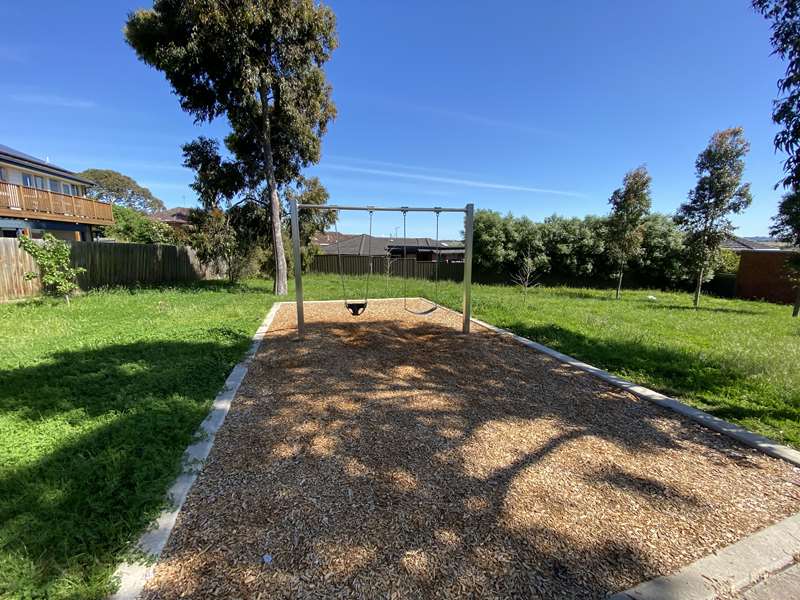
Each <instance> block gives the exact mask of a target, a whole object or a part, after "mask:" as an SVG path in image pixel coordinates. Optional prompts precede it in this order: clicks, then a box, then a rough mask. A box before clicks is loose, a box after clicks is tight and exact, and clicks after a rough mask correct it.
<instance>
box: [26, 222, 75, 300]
mask: <svg viewBox="0 0 800 600" xmlns="http://www.w3.org/2000/svg"><path fill="white" fill-rule="evenodd" d="M19 247H20V248H22V249H23V250H25V252H27V253H28V254H30V255H31V256H32V257H33V260H35V261H36V266H38V267H39V272H38V273H35V272H33V271H30V272H28V273H25V279H37V278H38V279H40V280H41V282H42V288H43V289H44V292H45V293H46V294H49V295H51V296H63V297H64V298H65V299H66V301H67V303H68V304H69V296H70V294H71V293H72V292H74V291H75V290H76V289H78V283H77V282H76V279H77V277H78V275H80V274H81V273H83V272H84V271H86V269H84V268H83V267H73V266H72V264H71V262H70V246H69V244H68V243H67V242H63V241H61V240H57V239H56V238H54V237H53V236H52V235H51V234H49V233H45V234H44V236H43V239H42V242H41V243H38V242H35V241H34V240H32V239H30V238H29V237H27V236H22V237H21V238H19Z"/></svg>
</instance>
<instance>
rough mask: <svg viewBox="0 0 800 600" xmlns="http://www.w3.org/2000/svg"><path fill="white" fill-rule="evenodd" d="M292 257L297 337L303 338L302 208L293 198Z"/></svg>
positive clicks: (304, 323) (304, 326) (304, 327)
mask: <svg viewBox="0 0 800 600" xmlns="http://www.w3.org/2000/svg"><path fill="white" fill-rule="evenodd" d="M291 209H292V255H293V256H294V293H295V302H296V303H297V335H298V336H299V337H303V334H304V333H305V329H306V322H305V319H304V318H303V316H304V315H303V258H302V256H301V254H300V213H299V211H300V207H299V206H298V205H297V200H295V199H294V198H292V200H291Z"/></svg>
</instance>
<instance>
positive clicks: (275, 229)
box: [259, 82, 289, 296]
mask: <svg viewBox="0 0 800 600" xmlns="http://www.w3.org/2000/svg"><path fill="white" fill-rule="evenodd" d="M268 89H269V88H268V87H267V85H266V83H264V82H262V84H261V88H260V90H259V95H260V96H261V112H262V118H263V129H262V131H263V134H264V163H265V167H266V168H265V169H264V175H265V177H266V179H267V192H268V193H269V212H270V220H271V221H272V255H273V259H274V261H275V283H274V285H273V287H272V291H273V292H274V293H275V295H276V296H285V295H286V294H287V293H288V291H289V288H288V284H287V280H286V277H287V272H288V269H287V267H286V253H285V252H284V249H283V229H282V227H281V201H280V198H278V184H277V182H276V181H275V164H274V162H273V158H272V139H271V132H270V122H269V100H268V99H267V93H268Z"/></svg>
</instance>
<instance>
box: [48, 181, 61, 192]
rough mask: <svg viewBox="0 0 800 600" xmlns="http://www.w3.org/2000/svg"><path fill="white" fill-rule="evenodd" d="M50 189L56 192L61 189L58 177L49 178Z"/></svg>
mask: <svg viewBox="0 0 800 600" xmlns="http://www.w3.org/2000/svg"><path fill="white" fill-rule="evenodd" d="M50 191H51V192H56V193H58V192H60V191H61V184H60V183H59V181H58V179H51V180H50Z"/></svg>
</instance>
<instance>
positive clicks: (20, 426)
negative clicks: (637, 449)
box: [0, 276, 800, 599]
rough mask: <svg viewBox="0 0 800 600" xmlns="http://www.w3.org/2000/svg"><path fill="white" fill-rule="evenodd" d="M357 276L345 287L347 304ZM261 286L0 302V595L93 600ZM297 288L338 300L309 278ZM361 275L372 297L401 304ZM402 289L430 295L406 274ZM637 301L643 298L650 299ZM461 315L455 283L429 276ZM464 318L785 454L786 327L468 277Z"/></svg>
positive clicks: (173, 463)
mask: <svg viewBox="0 0 800 600" xmlns="http://www.w3.org/2000/svg"><path fill="white" fill-rule="evenodd" d="M362 283H363V281H362V282H359V281H357V280H355V279H353V278H349V279H348V280H347V284H348V292H349V294H350V295H351V296H358V295H359V294H360V293H362V294H363V288H362V287H360V285H361V284H362ZM269 289H270V284H269V282H250V283H248V284H246V285H242V286H238V287H235V288H231V287H229V286H225V285H221V284H214V283H207V284H202V285H198V286H190V287H185V288H170V289H166V288H165V289H141V290H133V291H123V290H118V291H104V292H94V293H89V294H86V295H83V296H81V297H79V298H76V299H75V300H74V301H73V303H72V306H71V307H67V306H66V305H64V304H63V303H61V302H54V301H49V300H48V301H38V302H29V303H22V304H11V305H0V321H2V323H3V326H2V328H0V344H2V348H3V352H2V353H0V597H10V598H81V599H83V598H102V597H104V596H105V594H107V593H108V592H109V591H110V589H111V587H112V584H111V574H112V573H113V570H114V568H115V566H116V564H117V562H118V561H119V560H120V559H121V558H122V557H123V555H124V552H125V549H126V548H127V547H128V545H129V543H130V542H131V541H132V540H134V539H135V538H136V537H137V536H138V535H139V533H140V532H141V530H142V529H143V528H144V527H145V526H146V525H147V523H148V522H149V521H150V520H151V519H152V518H153V517H154V516H155V515H156V514H157V513H158V511H159V510H160V509H161V508H162V507H163V506H164V498H163V494H164V492H165V490H166V488H167V487H168V485H169V482H170V481H171V480H172V478H173V477H174V476H175V475H176V474H177V472H178V470H179V468H180V457H181V454H182V452H183V450H184V448H185V447H186V446H187V445H188V444H189V443H190V442H191V439H192V435H193V432H194V431H195V430H196V428H197V426H198V425H199V423H200V421H202V419H203V418H204V416H205V414H206V411H207V410H208V407H209V405H210V403H211V401H212V399H213V398H214V396H215V395H216V393H217V392H218V391H219V389H220V387H221V385H222V383H223V381H224V380H225V377H226V376H227V373H228V372H229V370H230V368H231V367H232V366H233V365H234V364H235V363H236V362H237V361H238V360H239V359H240V358H241V356H242V354H243V353H244V352H245V350H246V348H247V347H248V345H249V343H250V337H251V336H252V334H253V331H254V330H255V329H256V326H257V324H258V323H259V322H260V321H261V319H262V318H263V316H264V314H265V313H266V311H267V310H268V308H269V306H270V305H271V304H272V302H273V300H274V298H273V297H272V296H271V295H270V294H269V293H268V292H269ZM305 291H306V298H307V299H309V300H313V299H330V298H339V297H340V296H341V293H342V292H341V284H340V282H339V280H338V278H336V277H333V276H308V277H306V279H305ZM401 294H402V282H400V281H398V280H390V281H389V282H388V283H387V282H386V280H385V279H383V278H381V277H375V278H373V280H372V282H371V288H370V296H372V297H377V296H400V295H401ZM408 294H409V295H425V296H428V297H431V296H432V295H433V286H432V285H431V284H430V283H428V282H410V283H409V284H408ZM650 294H653V295H655V296H656V297H657V300H656V301H651V300H648V298H647V296H648V295H650ZM439 299H440V301H441V302H442V303H443V304H445V305H448V306H451V307H452V308H455V309H460V302H461V289H460V286H458V285H456V284H453V283H443V284H441V286H440V298H439ZM473 302H474V304H473V305H474V314H475V316H477V317H478V318H481V319H484V320H486V321H489V322H492V323H494V324H496V325H499V326H501V327H505V328H508V329H511V330H513V331H515V332H517V333H519V334H520V335H524V336H526V337H530V338H532V339H535V340H537V341H540V342H542V343H545V344H548V345H550V346H552V347H554V348H556V349H558V350H560V351H562V352H565V353H567V354H570V355H572V356H575V357H577V358H580V359H582V360H585V361H587V362H589V363H591V364H594V365H596V366H599V367H602V368H605V369H608V370H610V371H612V372H615V373H618V374H620V375H622V376H624V377H626V378H629V379H631V380H633V381H636V382H637V383H641V384H643V385H646V386H649V387H652V388H654V389H657V390H659V391H663V392H665V393H668V394H672V395H675V396H677V397H679V398H681V399H684V400H686V401H688V402H690V403H692V404H694V405H696V406H699V407H701V408H703V409H705V410H708V411H710V412H712V413H713V414H716V415H718V416H720V417H722V418H725V419H729V420H732V421H735V422H738V423H741V424H742V425H744V426H745V427H748V428H750V429H752V430H755V431H758V432H760V433H763V434H766V435H768V436H771V437H774V438H776V439H778V440H781V441H783V442H786V443H789V444H791V445H793V446H795V447H800V391H798V390H800V369H798V368H797V365H798V363H800V320H798V319H791V318H790V317H789V314H790V309H789V308H787V307H783V306H776V305H771V304H766V303H758V302H746V301H734V300H721V299H714V298H704V299H703V304H702V307H701V309H700V310H699V311H695V310H693V309H692V308H691V298H690V297H689V295H688V294H665V293H661V292H648V291H626V292H625V293H624V295H623V299H622V300H621V301H619V302H617V301H614V299H613V292H612V291H604V290H588V289H585V290H584V289H571V288H540V289H536V290H534V291H532V292H530V294H529V296H528V301H527V303H526V302H525V300H524V298H523V296H522V294H521V293H520V291H519V290H518V289H515V288H511V287H502V286H475V287H474V289H473Z"/></svg>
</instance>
